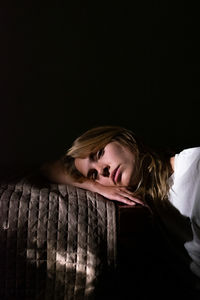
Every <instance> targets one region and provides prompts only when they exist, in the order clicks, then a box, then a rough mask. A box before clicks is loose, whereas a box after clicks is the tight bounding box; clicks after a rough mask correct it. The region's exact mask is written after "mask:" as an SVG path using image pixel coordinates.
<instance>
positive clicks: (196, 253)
mask: <svg viewBox="0 0 200 300" xmlns="http://www.w3.org/2000/svg"><path fill="white" fill-rule="evenodd" d="M191 226H192V232H193V239H192V240H191V241H188V242H186V243H185V248H186V250H187V251H188V254H189V255H190V257H191V258H192V263H191V265H190V268H191V270H192V272H193V273H195V274H196V275H197V276H198V277H200V195H199V197H198V199H197V198H196V201H195V203H194V207H193V211H192V217H191Z"/></svg>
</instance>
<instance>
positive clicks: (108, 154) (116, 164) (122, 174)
mask: <svg viewBox="0 0 200 300" xmlns="http://www.w3.org/2000/svg"><path fill="white" fill-rule="evenodd" d="M134 166H135V157H134V154H133V153H132V152H131V151H130V150H129V149H128V147H125V146H123V145H121V144H120V143H119V142H111V143H109V144H107V145H106V146H105V148H103V149H101V150H99V151H98V152H97V153H96V154H95V155H90V157H86V158H76V159H75V167H76V168H77V170H78V171H79V172H80V173H81V174H82V175H83V176H84V177H87V178H90V179H93V180H95V181H97V182H99V183H101V184H102V185H105V186H113V185H120V186H130V185H132V183H133V182H134V173H135V172H134Z"/></svg>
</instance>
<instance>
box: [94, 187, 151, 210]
mask: <svg viewBox="0 0 200 300" xmlns="http://www.w3.org/2000/svg"><path fill="white" fill-rule="evenodd" d="M95 187H96V190H95V191H96V192H97V193H98V194H100V195H102V196H104V197H105V198H107V199H110V200H114V201H119V202H122V203H125V204H127V205H136V204H140V205H142V206H146V204H145V203H144V202H143V201H141V200H140V199H138V198H135V197H134V196H133V192H131V191H130V190H129V189H128V188H127V187H124V186H104V185H101V184H99V183H96V184H95Z"/></svg>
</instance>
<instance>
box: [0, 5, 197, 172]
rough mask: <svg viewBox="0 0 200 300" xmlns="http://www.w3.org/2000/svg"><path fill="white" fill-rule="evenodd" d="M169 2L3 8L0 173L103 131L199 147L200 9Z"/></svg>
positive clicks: (54, 154)
mask: <svg viewBox="0 0 200 300" xmlns="http://www.w3.org/2000/svg"><path fill="white" fill-rule="evenodd" d="M174 2H175V3H174ZM174 2H172V3H171V2H170V1H166V0H163V1H149V0H146V1H113V2H111V1H108V0H106V1H104V0H102V1H90V2H89V1H87V2H86V1H63V2H61V1H55V3H54V5H52V6H51V5H50V4H49V5H46V4H44V5H43V3H42V2H41V1H40V2H38V3H37V1H30V0H29V1H26V2H25V1H24V3H23V2H21V3H20V4H18V6H16V4H10V6H9V7H8V5H7V7H4V8H1V10H0V13H1V18H0V20H1V30H0V32H1V47H0V54H1V56H0V57H1V68H0V79H1V80H0V82H1V83H0V84H1V105H0V109H1V117H0V141H1V147H0V165H1V172H4V171H5V170H6V169H14V168H23V167H27V166H28V167H29V166H35V165H40V164H41V163H42V162H43V161H44V160H48V159H51V158H55V157H57V156H59V155H61V154H63V152H64V151H65V149H67V148H68V146H69V145H70V144H71V142H72V140H73V139H74V138H75V137H76V136H78V135H79V134H80V133H82V132H83V131H85V130H86V129H88V128H90V127H92V126H96V125H102V124H116V125H122V126H125V127H128V128H130V129H132V130H133V131H135V132H136V133H137V134H138V135H140V136H141V137H142V138H143V139H144V141H146V142H148V143H150V144H152V145H157V146H161V147H168V146H169V147H174V148H176V149H179V148H183V147H188V146H195V145H200V139H199V108H198V103H199V95H200V93H199V92H200V87H199V79H200V72H199V67H200V58H199V53H200V52H199V50H200V48H199V45H198V42H199V10H198V8H197V6H196V5H195V1H191V4H189V3H190V2H189V1H178V2H177V1H174ZM188 2H189V3H188ZM18 3H19V2H18ZM186 3H187V4H186ZM196 3H197V1H196Z"/></svg>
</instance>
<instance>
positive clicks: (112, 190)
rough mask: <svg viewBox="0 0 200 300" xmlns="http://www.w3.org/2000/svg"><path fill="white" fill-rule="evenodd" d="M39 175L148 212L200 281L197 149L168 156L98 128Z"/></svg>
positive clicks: (121, 132) (123, 133)
mask: <svg viewBox="0 0 200 300" xmlns="http://www.w3.org/2000/svg"><path fill="white" fill-rule="evenodd" d="M42 171H43V173H44V174H45V175H46V176H47V177H48V178H49V180H51V181H54V182H57V183H63V184H72V185H74V186H76V187H80V188H84V189H87V190H90V191H93V192H97V193H99V194H101V195H103V196H104V197H106V198H107V199H110V200H115V201H119V202H121V203H124V204H128V205H146V206H150V207H151V208H153V211H154V212H155V213H158V214H159V215H160V217H161V219H162V220H163V222H164V223H165V224H166V227H167V228H168V229H169V232H171V234H172V236H173V237H172V240H173V238H174V241H175V244H176V248H177V249H180V247H181V246H182V250H183V248H184V251H185V252H186V253H184V256H185V259H186V260H189V264H190V268H191V270H192V271H193V273H194V274H195V275H196V276H197V278H198V277H199V278H200V147H199V148H198V147H196V148H190V149H185V150H183V151H182V152H180V153H177V154H175V155H174V156H171V157H169V156H167V155H164V153H162V154H158V153H156V152H153V151H152V150H151V149H149V148H148V147H147V146H145V145H144V144H143V143H142V142H141V141H139V140H138V138H137V137H136V136H134V134H133V133H132V132H131V131H130V130H127V129H125V128H122V127H118V126H102V127H97V128H92V129H90V130H88V131H87V132H85V133H84V134H83V135H81V136H80V137H78V138H77V139H76V140H75V141H74V143H73V145H72V147H71V148H70V149H69V150H68V151H67V153H66V155H64V157H62V158H61V159H60V160H58V161H56V162H53V163H47V164H45V165H44V166H43V167H42ZM182 250H181V251H182ZM178 251H179V250H178ZM184 251H182V252H181V255H182V254H183V252H184Z"/></svg>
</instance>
